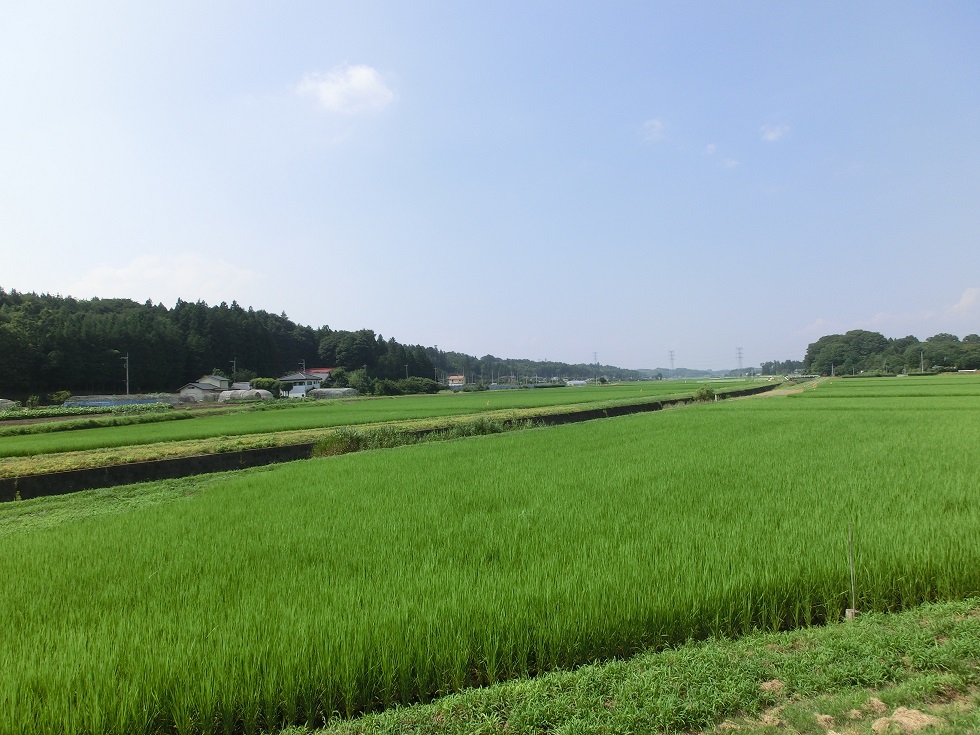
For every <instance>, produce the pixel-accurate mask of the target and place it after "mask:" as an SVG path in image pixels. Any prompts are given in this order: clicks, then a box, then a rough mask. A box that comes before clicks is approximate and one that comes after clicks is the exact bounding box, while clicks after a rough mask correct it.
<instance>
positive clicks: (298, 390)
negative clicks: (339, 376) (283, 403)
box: [279, 368, 330, 398]
mask: <svg viewBox="0 0 980 735" xmlns="http://www.w3.org/2000/svg"><path fill="white" fill-rule="evenodd" d="M322 370H326V368H313V369H312V370H308V371H305V372H300V373H290V374H289V375H283V376H282V377H281V378H279V383H280V384H281V385H282V389H281V390H282V395H284V396H288V397H289V398H305V397H306V393H307V391H310V390H313V389H314V388H319V387H320V385H322V384H323V383H324V382H325V381H327V380H329V378H330V373H329V371H328V372H327V373H326V374H324V373H323V372H319V371H322Z"/></svg>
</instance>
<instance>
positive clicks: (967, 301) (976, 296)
mask: <svg viewBox="0 0 980 735" xmlns="http://www.w3.org/2000/svg"><path fill="white" fill-rule="evenodd" d="M978 306H980V288H968V289H966V291H964V292H963V295H962V296H961V297H960V300H959V301H957V302H956V303H955V304H953V306H951V307H950V309H949V311H950V313H952V314H956V315H961V314H972V313H974V312H975V311H977V310H978V309H977V307H978Z"/></svg>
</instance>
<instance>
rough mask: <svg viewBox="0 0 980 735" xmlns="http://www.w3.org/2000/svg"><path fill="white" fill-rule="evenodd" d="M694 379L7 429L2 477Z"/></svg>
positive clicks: (567, 406) (494, 414)
mask: <svg viewBox="0 0 980 735" xmlns="http://www.w3.org/2000/svg"><path fill="white" fill-rule="evenodd" d="M745 386H746V383H744V382H741V383H730V384H722V385H721V387H724V388H728V389H734V388H738V387H745ZM695 387H696V384H695V383H694V382H693V381H692V382H691V383H688V382H686V381H685V382H683V383H680V382H672V383H670V384H668V383H667V382H666V381H664V382H655V383H649V384H648V383H643V384H630V385H627V386H624V385H613V386H603V387H598V388H557V389H551V390H510V391H486V392H481V393H464V394H440V395H436V396H399V397H394V398H366V399H354V400H340V401H329V402H325V401H317V402H312V401H311V402H303V403H299V402H297V403H295V404H282V403H277V404H273V406H271V407H263V406H258V407H256V408H254V409H251V410H249V409H243V410H241V411H238V412H235V413H230V414H222V415H212V414H209V415H205V416H203V417H195V418H194V420H193V421H181V422H179V425H177V424H173V423H171V422H169V421H166V422H165V423H160V421H159V420H158V421H156V422H152V421H149V422H144V423H141V424H140V425H127V426H111V427H107V426H92V427H90V426H85V427H82V428H79V429H75V430H69V431H64V432H57V433H47V432H44V433H37V434H29V435H19V436H14V435H10V436H0V477H23V476H26V475H32V474H43V473H46V472H60V471H65V470H72V469H84V468H91V467H104V466H107V465H114V464H124V463H127V462H139V461H146V460H153V459H172V458H176V457H189V456H194V455H199V454H214V453H218V452H228V451H237V450H242V449H258V448H262V447H274V446H283V445H287V444H301V443H305V442H316V441H320V440H323V439H327V438H329V436H330V434H331V433H332V431H331V430H332V429H335V428H337V427H345V426H362V425H380V424H386V425H390V426H392V427H394V428H396V429H398V430H400V431H404V432H415V431H428V430H432V429H438V428H453V427H454V426H455V425H459V424H466V423H472V422H473V421H474V419H476V418H483V419H486V420H490V421H497V422H500V421H526V420H533V419H534V418H536V417H540V416H546V415H549V414H555V413H561V412H565V411H581V410H590V409H601V408H609V407H613V406H621V405H630V404H638V403H653V402H657V401H661V400H665V399H667V398H675V397H683V396H686V395H690V394H691V392H693V390H694V389H695ZM719 389H720V388H719ZM685 390H686V391H687V392H685ZM283 406H285V407H283ZM280 407H282V408H280ZM270 408H275V409H277V410H269V409H270ZM171 415H182V414H181V412H173V413H172V414H163V415H162V416H161V418H162V419H164V420H165V419H166V418H169V416H171ZM183 415H187V414H183ZM150 418H156V417H150ZM93 420H94V421H101V420H102V419H93ZM28 428H30V427H28Z"/></svg>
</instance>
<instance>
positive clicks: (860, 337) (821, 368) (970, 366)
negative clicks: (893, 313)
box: [803, 329, 980, 375]
mask: <svg viewBox="0 0 980 735" xmlns="http://www.w3.org/2000/svg"><path fill="white" fill-rule="evenodd" d="M803 362H804V364H805V366H806V367H805V371H806V372H808V373H818V374H820V375H830V374H831V373H833V374H835V375H857V374H860V373H902V372H909V373H916V372H920V371H925V372H935V371H941V370H977V369H980V335H976V334H968V335H967V336H965V337H964V338H963V339H962V340H961V339H960V338H959V337H957V336H956V335H953V334H945V333H943V334H937V335H935V336H933V337H929V338H928V339H927V340H926V341H925V342H920V341H919V340H918V339H916V338H915V337H912V336H908V337H901V338H898V339H890V338H888V337H884V336H883V335H881V334H878V332H867V331H865V330H863V329H854V330H852V331H850V332H847V333H846V334H830V335H827V336H825V337H821V338H820V339H818V340H817V341H816V342H814V343H813V344H811V345H810V346H809V347H808V348H807V351H806V357H804V359H803Z"/></svg>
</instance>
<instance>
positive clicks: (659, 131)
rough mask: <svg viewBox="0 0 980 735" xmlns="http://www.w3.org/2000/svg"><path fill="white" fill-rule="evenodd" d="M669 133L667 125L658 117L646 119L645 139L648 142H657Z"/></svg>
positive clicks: (644, 126) (644, 125) (644, 127)
mask: <svg viewBox="0 0 980 735" xmlns="http://www.w3.org/2000/svg"><path fill="white" fill-rule="evenodd" d="M666 135H667V125H666V124H665V123H664V121H663V120H661V119H660V118H658V117H654V118H651V119H649V120H644V122H643V140H645V141H647V142H648V143H656V142H657V141H658V140H663V139H664V137H665V136H666Z"/></svg>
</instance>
